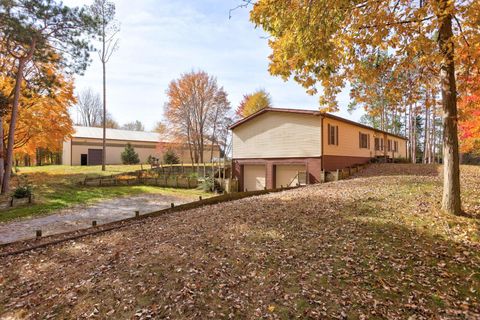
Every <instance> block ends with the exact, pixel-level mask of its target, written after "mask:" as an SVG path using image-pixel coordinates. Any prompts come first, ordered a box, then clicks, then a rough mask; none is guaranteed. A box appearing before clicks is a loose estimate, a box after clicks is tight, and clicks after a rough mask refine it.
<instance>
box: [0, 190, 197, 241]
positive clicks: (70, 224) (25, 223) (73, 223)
mask: <svg viewBox="0 0 480 320" xmlns="http://www.w3.org/2000/svg"><path fill="white" fill-rule="evenodd" d="M195 200H197V199H196V198H188V197H175V196H170V195H161V194H143V195H138V196H133V197H122V198H115V199H109V200H102V201H99V202H97V203H95V204H92V205H88V206H74V207H71V208H69V209H64V210H60V211H58V212H56V213H54V214H51V215H48V216H43V217H39V218H32V219H28V220H20V221H15V222H6V223H1V224H0V244H3V243H10V242H14V241H18V240H25V239H30V238H34V237H35V232H36V230H42V234H43V235H44V236H47V235H52V234H57V233H62V232H67V231H74V230H78V229H83V228H88V227H90V226H91V225H92V221H93V220H95V221H97V224H98V225H100V224H104V223H108V222H112V221H118V220H122V219H126V218H130V217H132V216H134V215H135V211H136V210H138V211H140V214H145V213H149V212H153V211H157V210H161V209H165V208H169V207H170V205H171V203H175V204H177V205H178V204H182V203H186V202H190V201H195Z"/></svg>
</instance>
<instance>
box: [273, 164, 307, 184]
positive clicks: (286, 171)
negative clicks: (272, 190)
mask: <svg viewBox="0 0 480 320" xmlns="http://www.w3.org/2000/svg"><path fill="white" fill-rule="evenodd" d="M275 170H276V171H275V173H276V176H275V186H276V188H280V187H281V186H283V187H284V188H285V187H295V186H296V185H297V184H298V183H299V180H298V173H299V172H301V173H304V172H305V171H306V168H305V165H277V166H276V169H275Z"/></svg>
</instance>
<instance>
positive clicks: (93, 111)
mask: <svg viewBox="0 0 480 320" xmlns="http://www.w3.org/2000/svg"><path fill="white" fill-rule="evenodd" d="M75 109H76V110H77V112H78V114H79V116H80V121H79V123H78V124H79V125H82V126H85V127H100V126H101V125H102V119H103V114H102V100H101V98H100V95H99V94H98V93H95V92H93V91H92V89H91V88H88V89H85V90H83V91H82V92H81V93H80V94H79V95H78V96H77V104H76V106H75ZM107 118H108V117H107Z"/></svg>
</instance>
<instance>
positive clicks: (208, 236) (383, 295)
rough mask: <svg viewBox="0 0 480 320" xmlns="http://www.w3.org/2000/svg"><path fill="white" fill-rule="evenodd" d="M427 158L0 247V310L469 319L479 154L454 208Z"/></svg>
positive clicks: (475, 291)
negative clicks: (48, 242)
mask: <svg viewBox="0 0 480 320" xmlns="http://www.w3.org/2000/svg"><path fill="white" fill-rule="evenodd" d="M438 169H439V168H437V167H435V166H423V165H419V166H414V165H397V164H384V165H374V166H371V167H369V168H368V169H366V170H365V171H363V172H362V173H360V175H359V176H358V177H356V178H354V179H351V180H344V181H339V182H333V183H327V184H322V185H314V186H308V187H305V188H300V189H295V190H290V191H285V192H280V193H275V194H267V195H263V196H257V197H253V198H247V199H243V200H239V201H233V202H229V203H221V204H217V205H212V206H207V207H203V208H198V209H193V210H189V211H185V212H177V213H173V214H168V215H164V216H160V217H156V218H149V219H148V220H145V221H143V222H138V223H135V224H132V225H130V226H128V227H124V228H122V229H119V230H116V231H113V232H106V233H103V234H99V235H95V236H89V237H87V238H83V239H81V240H76V241H71V242H65V243H61V244H58V245H53V246H49V247H47V248H44V249H42V250H38V251H33V252H29V253H24V254H22V255H19V256H11V257H4V258H3V260H2V262H0V274H1V275H2V277H0V310H2V311H0V318H1V317H2V316H4V317H6V318H15V317H24V318H32V317H37V318H49V317H53V318H80V317H88V316H89V315H91V314H94V315H95V316H96V317H99V318H116V319H131V318H148V317H151V318H174V319H193V318H198V319H207V318H213V319H226V318H248V319H259V318H266V319H296V318H300V319H345V318H348V319H479V318H480V312H479V310H480V272H479V267H478V266H479V265H480V238H479V232H480V219H479V218H480V207H479V200H478V199H479V198H480V167H462V170H461V171H462V186H463V192H462V197H463V204H464V209H465V211H466V213H467V214H468V217H465V216H453V215H448V214H446V213H444V212H442V211H441V210H440V209H439V205H440V201H441V193H442V181H441V177H440V176H438V172H439V170H438ZM79 261H81V262H82V263H78V262H79ZM92 288H94V290H93V289H92Z"/></svg>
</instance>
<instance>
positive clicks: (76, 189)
mask: <svg viewBox="0 0 480 320" xmlns="http://www.w3.org/2000/svg"><path fill="white" fill-rule="evenodd" d="M140 168H141V166H140V165H131V166H127V165H119V166H107V168H106V169H107V170H106V171H101V167H100V166H43V167H21V168H19V171H18V172H17V176H16V177H15V178H14V179H13V181H12V185H13V187H15V186H16V184H17V183H18V179H17V178H18V175H25V176H27V177H28V181H29V182H30V183H32V185H33V193H34V199H35V203H34V204H33V205H30V206H21V207H15V208H12V209H8V210H3V211H0V222H8V221H11V220H14V219H25V218H31V217H35V216H41V215H46V214H49V213H51V212H53V211H56V210H60V209H64V208H68V207H71V206H73V205H78V204H89V203H93V202H97V201H101V200H104V199H111V198H115V197H123V196H134V195H138V194H142V193H158V194H165V195H174V196H179V197H192V198H195V197H198V196H200V195H201V196H203V197H205V198H206V197H208V196H210V194H207V193H205V192H203V191H200V190H196V189H190V190H186V189H174V188H160V187H154V186H114V187H86V186H81V185H80V184H79V182H80V181H83V179H84V178H85V177H95V176H102V175H112V174H117V173H122V172H130V171H135V170H140ZM4 201H7V199H4Z"/></svg>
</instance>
